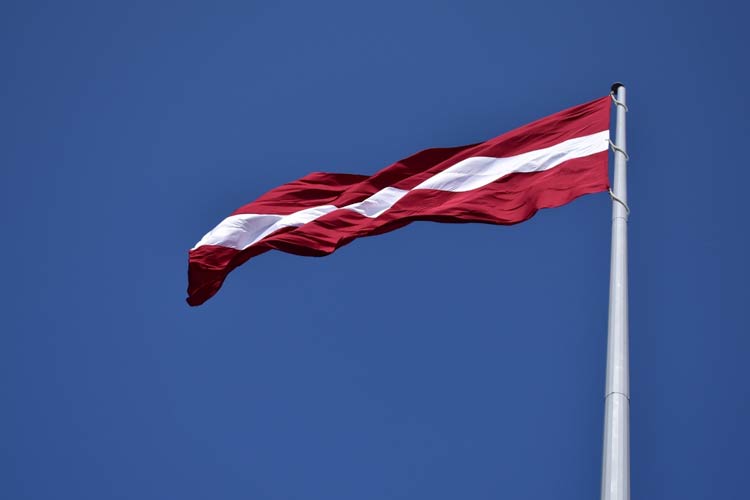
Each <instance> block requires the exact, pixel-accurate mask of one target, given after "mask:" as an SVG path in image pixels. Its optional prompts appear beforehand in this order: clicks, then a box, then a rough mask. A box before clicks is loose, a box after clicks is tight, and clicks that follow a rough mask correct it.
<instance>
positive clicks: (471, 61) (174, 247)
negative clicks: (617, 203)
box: [0, 0, 750, 500]
mask: <svg viewBox="0 0 750 500" xmlns="http://www.w3.org/2000/svg"><path fill="white" fill-rule="evenodd" d="M749 13H750V12H749V11H748V7H747V5H746V4H745V3H742V2H723V1H719V2H716V1H712V2H709V1H703V2H695V1H686V2H676V1H675V2H658V1H657V2H654V1H632V2H609V3H605V2H598V1H590V0H582V1H578V2H564V3H563V2H551V1H548V2H535V1H529V2H497V1H494V2H477V1H452V2H442V1H435V0H432V1H421V2H416V1H390V0H381V1H377V2H351V1H316V2H305V1H296V2H249V1H243V2H240V1H237V2H202V3H197V2H188V1H180V2H176V1H175V2H161V1H149V2H140V1H130V2H101V1H91V2H51V1H50V2H39V1H11V2H3V3H2V6H0V137H1V139H0V145H1V147H0V169H1V170H0V207H1V208H2V210H1V211H0V221H1V222H2V226H1V227H2V234H3V238H2V243H3V244H2V245H1V246H0V258H1V261H0V262H2V274H1V276H2V287H0V299H1V301H0V304H2V305H0V311H1V312H2V335H0V396H1V397H2V400H1V403H0V443H1V444H0V498H3V499H9V500H15V499H31V500H43V499H44V500H47V499H49V500H59V499H72V500H104V499H139V500H148V499H155V500H163V499H172V498H174V499H180V500H192V499H262V500H266V499H267V500H282V499H283V500H285V499H321V500H352V499H356V500H382V499H410V500H413V499H429V500H455V499H464V498H465V499H472V500H484V499H487V500H489V499H506V498H507V499H550V498H554V499H576V500H578V499H583V498H597V496H598V494H599V481H600V467H601V465H600V462H601V437H602V418H603V391H604V360H605V359H604V358H605V341H606V322H607V291H608V274H609V237H610V233H609V229H610V201H609V198H608V196H607V195H606V194H604V193H601V194H596V195H590V196H586V197H584V198H581V199H579V200H577V201H575V202H573V203H572V204H570V205H567V206H565V207H562V208H559V209H554V210H545V211H542V212H540V213H539V214H538V215H537V216H536V217H535V218H534V219H532V220H531V221H529V222H526V223H523V224H520V225H517V226H512V227H502V226H490V225H480V224H465V225H450V224H436V223H416V224H413V225H411V226H409V227H407V228H404V229H401V230H398V231H396V232H393V233H389V234H386V235H383V236H378V237H373V238H365V239H361V240H358V241H355V242H354V243H352V244H351V245H349V246H347V247H345V248H343V249H341V250H339V251H338V252H336V253H335V254H333V255H331V256H329V257H325V258H305V257H297V256H292V255H288V254H283V253H279V252H270V253H267V254H265V255H262V256H260V257H258V258H256V259H254V260H251V261H250V262H249V263H248V264H246V265H245V266H244V267H242V268H240V269H238V270H237V271H235V272H234V273H233V274H232V275H231V276H230V278H229V279H228V281H227V283H226V284H225V286H224V288H223V289H222V290H221V291H220V292H219V294H218V295H217V296H216V297H214V298H213V299H212V300H210V301H209V302H208V303H207V304H205V305H204V306H202V307H199V308H189V307H188V306H187V305H186V304H185V302H184V299H185V288H186V285H187V282H186V269H187V250H188V249H189V248H190V247H191V246H192V245H193V244H194V243H195V242H196V241H198V239H200V238H201V236H203V234H204V233H205V232H207V231H208V230H209V229H211V228H212V227H213V226H214V225H215V224H216V223H218V222H219V221H220V220H221V219H222V218H223V217H225V216H226V215H228V214H229V213H231V212H232V211H233V210H234V209H235V208H236V207H238V206H240V205H243V204H245V203H247V202H249V201H251V200H252V199H254V198H255V197H257V196H258V195H260V194H262V193H263V192H265V191H266V190H268V189H270V188H272V187H274V186H277V185H279V184H281V183H284V182H287V181H290V180H293V179H295V178H298V177H301V176H303V175H304V174H306V173H308V172H311V171H315V170H318V171H320V170H322V171H332V172H349V173H358V174H368V173H374V172H375V171H377V170H379V169H380V168H382V167H384V166H386V165H388V164H390V163H392V162H393V161H395V160H397V159H399V158H402V157H405V156H407V155H409V154H411V153H413V152H415V151H418V150H420V149H424V148H427V147H433V146H450V145H460V144H466V143H472V142H477V141H481V140H484V139H487V138H490V137H493V136H495V135H498V134H500V133H502V132H504V131H507V130H510V129H512V128H515V127H517V126H519V125H522V124H524V123H526V122H529V121H531V120H534V119H536V118H539V117H542V116H545V115H548V114H551V113H554V112H556V111H559V110H561V109H563V108H566V107H569V106H573V105H575V104H579V103H582V102H585V101H588V100H591V99H594V98H596V97H599V96H601V95H605V94H606V93H607V92H608V91H609V87H610V84H611V83H612V82H613V81H616V80H622V81H624V82H625V83H626V84H627V85H628V91H629V105H630V109H631V112H630V114H629V116H628V119H629V136H628V138H629V149H630V155H631V158H632V161H631V164H630V205H631V208H632V218H631V222H630V236H631V240H630V251H631V254H630V256H631V261H630V263H631V274H630V277H631V323H630V324H631V356H632V359H631V366H632V387H631V393H632V490H633V498H634V499H646V498H649V499H655V498H659V499H680V500H685V499H705V498H721V499H727V500H728V499H744V498H746V494H747V474H748V469H750V451H749V450H750V428H749V426H748V423H749V422H750V395H749V392H750V391H749V390H748V388H747V380H748V370H747V363H748V355H749V354H750V338H748V333H749V329H748V327H747V313H746V309H747V304H746V303H747V299H748V292H747V283H748V281H750V272H749V269H748V260H747V256H748V255H750V245H749V241H748V217H747V214H746V207H747V205H748V199H747V197H748V195H747V192H748V190H747V184H748V183H749V182H750V174H749V173H748V160H747V157H748V148H747V145H748V138H747V137H748V129H749V128H750V127H748V125H749V123H748V122H749V118H748V116H749V115H750V113H749V111H750V109H749V106H748V98H747V84H748V81H749V80H750V74H749V73H750V71H749V70H748V64H747V54H746V49H747V47H748V46H750V39H749V38H750V37H748V34H747V27H746V24H747V23H746V22H745V21H746V19H747V16H748V14H749Z"/></svg>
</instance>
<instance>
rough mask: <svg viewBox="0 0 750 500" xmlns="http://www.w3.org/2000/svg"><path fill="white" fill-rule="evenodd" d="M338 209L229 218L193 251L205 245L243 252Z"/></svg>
mask: <svg viewBox="0 0 750 500" xmlns="http://www.w3.org/2000/svg"><path fill="white" fill-rule="evenodd" d="M337 209H338V207H335V206H333V205H322V206H320V207H312V208H306V209H304V210H300V211H299V212H294V213H293V214H289V215H259V214H237V215H230V216H229V217H227V218H226V219H224V220H223V221H221V222H220V223H219V225H218V226H216V227H215V228H214V229H213V230H212V231H211V232H210V233H208V234H207V235H205V236H204V237H203V238H201V240H200V241H199V242H198V243H196V244H195V246H194V247H193V250H195V249H196V248H198V247H200V246H203V245H221V246H223V247H229V248H235V249H237V250H243V249H245V248H247V247H249V246H250V245H252V244H253V243H256V242H257V241H259V240H261V239H263V238H265V237H266V236H268V235H269V234H271V233H273V232H274V231H278V230H279V229H281V228H282V227H299V226H301V225H303V224H307V223H308V222H310V221H313V220H315V219H317V218H318V217H322V216H324V215H325V214H327V213H330V212H333V211H334V210H337Z"/></svg>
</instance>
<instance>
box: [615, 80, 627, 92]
mask: <svg viewBox="0 0 750 500" xmlns="http://www.w3.org/2000/svg"><path fill="white" fill-rule="evenodd" d="M624 86H625V84H624V83H622V82H615V83H613V84H612V93H614V94H616V93H617V89H619V88H620V87H624Z"/></svg>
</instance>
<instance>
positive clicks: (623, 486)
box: [601, 83, 630, 500]
mask: <svg viewBox="0 0 750 500" xmlns="http://www.w3.org/2000/svg"><path fill="white" fill-rule="evenodd" d="M612 92H613V93H614V94H616V99H617V103H616V108H617V131H616V133H615V146H616V148H613V149H615V174H614V185H613V187H612V190H613V192H614V196H613V199H612V255H611V262H610V275H609V328H608V336H607V382H606V388H605V395H604V451H603V457H602V497H601V498H602V500H630V381H629V378H630V375H629V361H628V210H627V203H628V186H627V153H625V152H626V151H627V144H626V142H625V113H626V112H627V107H626V106H625V86H624V85H623V84H621V83H615V84H614V85H612Z"/></svg>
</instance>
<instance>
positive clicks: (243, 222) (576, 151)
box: [193, 130, 609, 250]
mask: <svg viewBox="0 0 750 500" xmlns="http://www.w3.org/2000/svg"><path fill="white" fill-rule="evenodd" d="M608 139H609V130H604V131H602V132H597V133H596V134H591V135H587V136H584V137H578V138H575V139H569V140H567V141H564V142H561V143H559V144H555V145H554V146H551V147H548V148H544V149H537V150H535V151H529V152H528V153H522V154H520V155H516V156H510V157H507V158H491V157H486V156H474V157H471V158H467V159H465V160H462V161H460V162H458V163H456V164H455V165H452V166H450V167H448V168H446V169H445V170H443V171H442V172H439V173H437V174H435V175H434V176H432V177H430V178H429V179H427V180H426V181H424V182H422V183H421V184H419V185H418V186H416V187H415V188H414V189H435V190H439V191H452V192H464V191H471V190H473V189H478V188H480V187H483V186H486V185H487V184H490V183H492V182H494V181H496V180H498V179H500V178H501V177H505V176H506V175H508V174H512V173H517V172H541V171H544V170H549V169H551V168H555V167H556V166H558V165H560V164H561V163H563V162H566V161H568V160H572V159H575V158H583V157H584V156H589V155H592V154H595V153H600V152H602V151H606V150H607V148H608V142H607V140H608ZM408 192H409V191H407V190H403V189H398V188H393V187H387V188H384V189H381V190H380V191H378V192H377V193H375V194H373V195H372V196H370V197H368V198H366V199H365V200H363V201H360V202H358V203H353V204H351V205H347V206H345V207H343V208H344V209H346V210H352V211H354V212H357V213H359V214H362V215H364V216H365V217H370V218H375V217H379V216H380V215H381V214H383V212H385V211H386V210H388V209H389V208H391V207H392V206H393V205H395V204H396V203H397V202H398V201H399V200H400V199H401V198H403V197H404V196H405V195H406V194H407V193H408ZM334 210H338V207H336V206H334V205H322V206H319V207H313V208H306V209H304V210H300V211H299V212H295V213H293V214H289V215H268V214H237V215H231V216H229V217H227V218H226V219H224V220H223V221H221V222H220V223H219V225H218V226H216V227H215V228H214V229H213V230H212V231H211V232H209V233H208V234H207V235H205V236H204V237H203V238H202V239H201V240H200V241H199V242H198V243H196V245H195V247H193V249H195V248H198V247H200V246H203V245H221V246H224V247H229V248H234V249H237V250H244V249H245V248H247V247H249V246H250V245H252V244H253V243H257V242H258V241H260V240H261V239H263V238H265V237H266V236H268V235H269V234H271V233H273V232H275V231H277V230H279V229H281V228H283V227H299V226H302V225H303V224H307V223H308V222H310V221H313V220H315V219H317V218H318V217H322V216H323V215H326V214H329V213H331V212H333V211H334Z"/></svg>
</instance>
